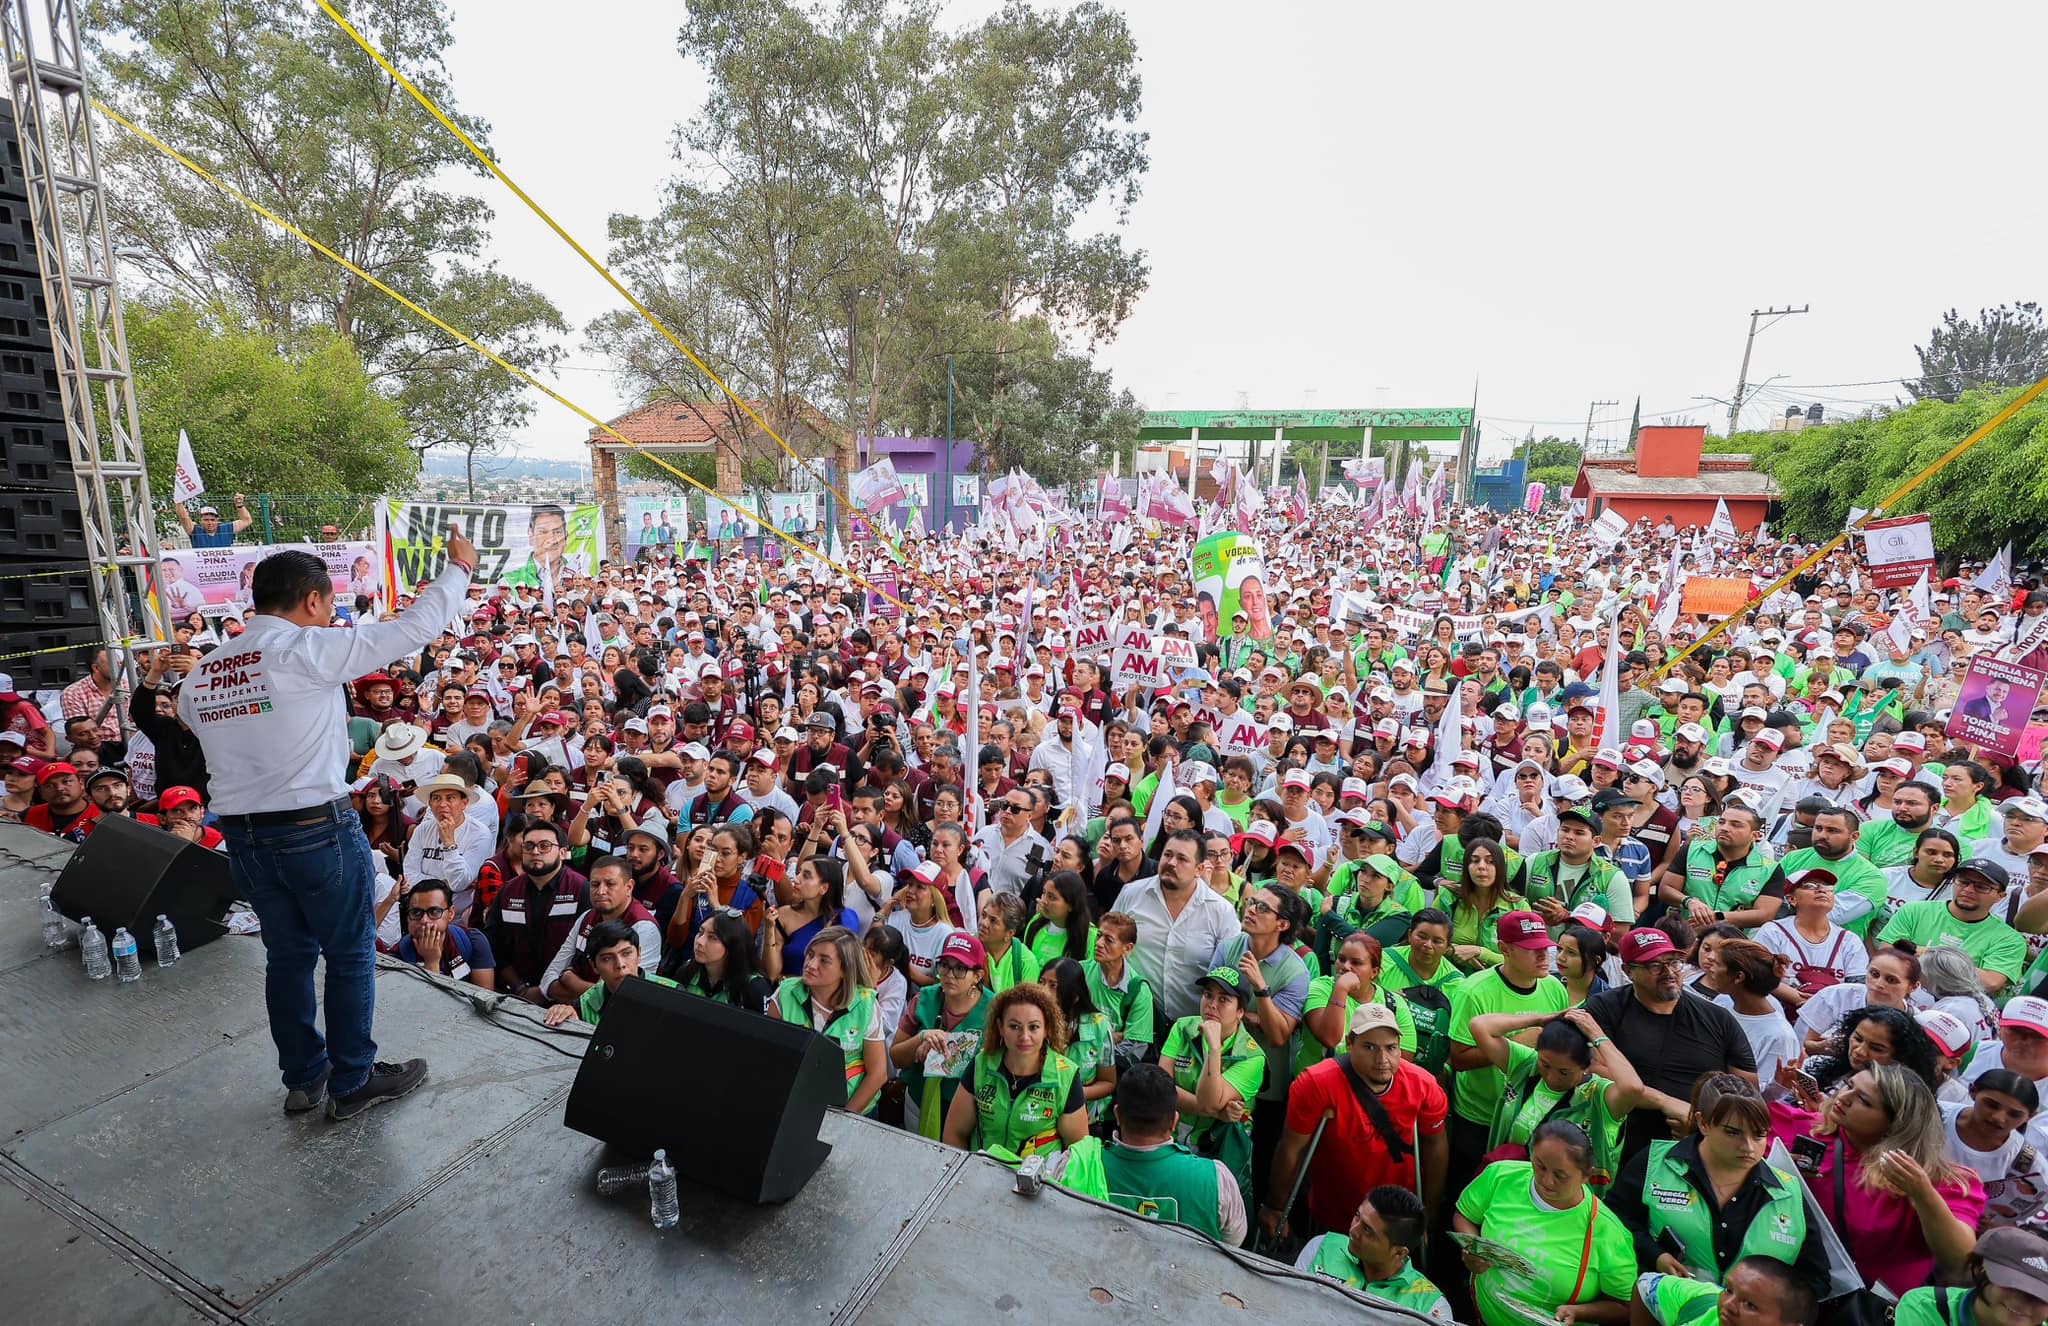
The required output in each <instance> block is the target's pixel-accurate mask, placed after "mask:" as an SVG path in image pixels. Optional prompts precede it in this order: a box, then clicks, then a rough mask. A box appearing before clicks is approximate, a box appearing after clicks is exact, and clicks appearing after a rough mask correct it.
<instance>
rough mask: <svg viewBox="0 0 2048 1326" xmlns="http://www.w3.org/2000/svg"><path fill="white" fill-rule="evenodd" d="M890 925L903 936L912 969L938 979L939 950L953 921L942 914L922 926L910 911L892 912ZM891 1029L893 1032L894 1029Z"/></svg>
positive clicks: (951, 927)
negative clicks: (911, 916) (915, 920)
mask: <svg viewBox="0 0 2048 1326" xmlns="http://www.w3.org/2000/svg"><path fill="white" fill-rule="evenodd" d="M889 926H890V928H891V929H893V930H895V931H896V933H898V934H900V935H902V936H903V947H904V948H906V949H908V950H909V951H910V969H911V970H912V971H914V972H917V973H919V974H920V975H923V976H929V977H931V978H933V979H934V980H936V979H937V978H938V974H939V971H938V967H939V950H940V949H942V948H944V947H945V946H946V937H947V936H948V935H951V934H952V933H953V925H952V923H951V922H949V921H947V920H946V919H945V918H944V917H943V916H941V917H940V918H939V919H937V920H935V921H933V922H932V923H931V924H930V925H928V926H924V927H922V928H920V927H918V926H917V925H916V924H914V923H913V922H912V921H911V919H910V914H909V913H908V912H890V913H889ZM891 1030H892V1032H893V1030H894V1029H893V1028H892V1029H891Z"/></svg>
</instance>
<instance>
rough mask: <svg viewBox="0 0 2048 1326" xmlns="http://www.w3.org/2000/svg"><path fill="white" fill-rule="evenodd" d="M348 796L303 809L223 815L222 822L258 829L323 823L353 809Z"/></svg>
mask: <svg viewBox="0 0 2048 1326" xmlns="http://www.w3.org/2000/svg"><path fill="white" fill-rule="evenodd" d="M352 808H353V807H352V804H351V803H350V801H349V799H348V797H346V796H338V797H336V798H334V800H332V801H323V802H321V803H320V804H319V805H317V806H307V807H305V808H304V809H302V810H259V811H257V812H256V813H255V814H254V815H223V816H221V817H220V822H221V823H222V824H223V825H226V826H227V827H229V828H232V829H256V828H262V827H264V826H266V825H278V824H321V823H325V822H326V821H328V820H338V819H340V818H341V813H342V812H343V811H345V810H350V809H352Z"/></svg>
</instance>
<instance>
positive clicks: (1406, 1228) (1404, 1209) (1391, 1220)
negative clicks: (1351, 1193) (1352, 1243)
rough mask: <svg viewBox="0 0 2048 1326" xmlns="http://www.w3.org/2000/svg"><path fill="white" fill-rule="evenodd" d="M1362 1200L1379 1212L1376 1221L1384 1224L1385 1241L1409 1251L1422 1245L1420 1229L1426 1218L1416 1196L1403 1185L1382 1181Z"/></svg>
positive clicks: (1427, 1220)
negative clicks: (1385, 1230) (1402, 1186)
mask: <svg viewBox="0 0 2048 1326" xmlns="http://www.w3.org/2000/svg"><path fill="white" fill-rule="evenodd" d="M1365 1200H1366V1201H1367V1203H1369V1204H1370V1205H1371V1206H1372V1209H1373V1210H1375V1211H1377V1212H1379V1213H1380V1221H1381V1223H1383V1224H1385V1225H1386V1227H1387V1242H1388V1243H1391V1244H1392V1245H1393V1246H1395V1247H1397V1248H1407V1249H1409V1250H1410V1251H1413V1250H1414V1249H1416V1248H1420V1247H1421V1246H1422V1231H1423V1230H1424V1228H1425V1227H1427V1225H1428V1223H1429V1218H1428V1216H1427V1214H1426V1213H1425V1212H1424V1211H1423V1208H1422V1199H1421V1198H1420V1197H1417V1196H1416V1195H1415V1194H1414V1193H1412V1192H1409V1191H1408V1190H1407V1189H1406V1188H1401V1187H1396V1186H1395V1185H1394V1184H1391V1183H1383V1184H1381V1185H1380V1186H1379V1187H1377V1188H1374V1189H1373V1190H1372V1191H1371V1192H1369V1193H1367V1194H1366V1195H1365Z"/></svg>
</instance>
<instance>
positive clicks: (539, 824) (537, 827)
mask: <svg viewBox="0 0 2048 1326" xmlns="http://www.w3.org/2000/svg"><path fill="white" fill-rule="evenodd" d="M542 830H546V831H547V832H548V833H551V834H553V835H554V836H555V845H556V846H557V847H559V846H561V845H562V844H563V843H564V842H565V841H566V837H565V834H564V830H563V828H562V826H561V823H560V822H559V821H556V820H544V819H538V818H536V819H535V820H534V821H533V822H532V823H531V824H528V825H527V826H526V832H527V833H538V832H540V831H542ZM521 836H522V837H523V836H524V835H521Z"/></svg>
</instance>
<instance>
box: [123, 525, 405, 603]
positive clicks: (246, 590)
mask: <svg viewBox="0 0 2048 1326" xmlns="http://www.w3.org/2000/svg"><path fill="white" fill-rule="evenodd" d="M286 549H297V550H298V551H301V552H309V553H312V554H313V555H314V556H315V557H318V558H319V559H320V560H321V561H322V562H325V563H326V564H327V572H328V575H329V576H331V577H332V578H333V581H334V596H335V598H337V599H339V600H341V601H342V603H343V604H344V605H347V606H350V607H353V605H354V603H355V600H356V599H357V598H358V597H366V598H369V599H370V600H372V605H373V607H374V606H375V605H376V604H377V603H379V602H381V601H382V599H383V597H384V575H383V572H382V571H380V570H379V569H378V565H377V562H378V557H377V547H376V545H375V544H373V543H368V542H365V541H362V540H355V541H342V542H336V543H237V544H231V545H229V546H228V547H225V548H167V549H165V550H164V552H163V555H162V558H161V561H162V563H163V568H164V575H163V580H162V582H161V583H160V584H159V585H158V587H157V588H158V600H159V602H161V603H162V604H163V608H164V612H165V614H166V615H167V616H170V617H174V618H177V617H188V616H190V615H191V614H193V613H195V612H197V613H203V614H205V615H206V616H207V617H209V618H221V617H227V616H231V615H232V616H237V617H240V616H245V615H247V612H248V607H249V598H250V582H251V581H252V580H253V579H254V578H255V575H256V564H257V563H258V562H260V561H262V560H263V559H264V558H266V557H268V556H270V555H271V554H272V553H277V552H283V551H285V550H286Z"/></svg>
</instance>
